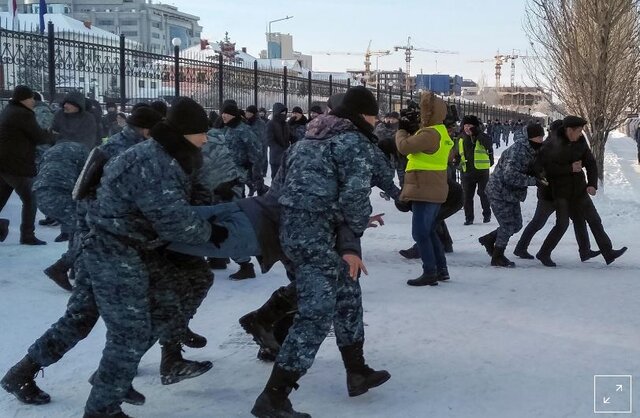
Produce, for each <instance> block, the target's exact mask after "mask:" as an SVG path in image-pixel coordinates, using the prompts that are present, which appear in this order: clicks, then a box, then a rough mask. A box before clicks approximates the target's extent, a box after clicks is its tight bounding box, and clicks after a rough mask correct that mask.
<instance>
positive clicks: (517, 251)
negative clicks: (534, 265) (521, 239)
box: [513, 246, 535, 260]
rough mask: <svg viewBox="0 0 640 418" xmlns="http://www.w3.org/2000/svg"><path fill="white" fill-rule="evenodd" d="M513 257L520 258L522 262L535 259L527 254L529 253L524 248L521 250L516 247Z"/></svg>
mask: <svg viewBox="0 0 640 418" xmlns="http://www.w3.org/2000/svg"><path fill="white" fill-rule="evenodd" d="M513 255H515V256H516V257H520V258H522V259H524V260H533V259H535V257H534V256H533V255H531V254H529V251H527V249H526V248H522V247H518V246H516V249H515V250H513Z"/></svg>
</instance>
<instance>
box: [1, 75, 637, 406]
mask: <svg viewBox="0 0 640 418" xmlns="http://www.w3.org/2000/svg"><path fill="white" fill-rule="evenodd" d="M97 109H99V105H98V104H97V103H96V104H94V103H91V102H90V101H89V100H87V99H86V98H84V97H83V96H82V95H81V94H79V93H70V94H68V95H67V96H66V97H65V98H64V100H63V102H62V103H61V108H60V109H59V110H57V111H56V112H55V113H53V112H52V111H51V109H50V108H49V107H48V105H47V104H46V103H44V102H43V100H42V96H41V95H39V94H38V93H37V92H33V91H32V90H31V89H30V88H29V87H27V86H18V87H16V89H15V91H14V93H13V97H12V99H11V101H10V102H9V104H8V105H7V106H6V108H5V109H4V110H3V111H2V113H0V208H4V206H5V204H6V202H7V200H8V199H9V197H10V195H11V193H12V192H13V191H15V192H16V193H17V194H18V195H19V197H20V199H21V200H22V205H23V206H22V224H21V227H20V243H21V244H26V245H43V244H45V243H44V242H43V241H41V240H39V239H38V238H36V236H35V225H34V223H35V217H36V210H37V209H39V210H40V211H41V212H42V213H43V214H44V215H46V216H47V217H48V218H50V219H51V220H52V221H48V222H49V223H51V222H57V223H59V224H60V228H61V235H62V236H63V237H62V238H61V239H67V240H68V248H67V250H66V251H65V253H64V254H62V255H61V257H60V259H59V260H57V261H56V262H55V263H54V264H52V265H51V266H50V267H48V268H47V269H46V270H45V274H46V275H47V276H48V277H49V278H51V279H52V280H53V281H54V282H55V283H56V284H57V285H59V286H60V287H62V288H64V289H65V290H68V291H70V292H71V295H70V298H69V301H68V304H67V310H66V312H65V313H64V314H63V316H62V317H60V318H59V319H58V321H57V322H56V323H55V324H53V325H52V326H51V327H50V328H49V329H48V330H47V331H46V332H45V333H44V334H43V335H42V336H41V337H40V338H38V339H37V340H36V341H35V342H34V343H33V344H32V345H31V346H30V347H29V348H28V350H27V354H26V355H25V356H24V358H22V359H21V360H20V361H19V362H18V363H16V364H15V365H14V366H13V367H12V368H11V369H10V370H9V371H7V372H6V374H5V375H4V377H3V378H2V380H0V385H1V386H2V387H3V388H4V389H5V390H6V391H7V392H9V393H11V394H13V395H14V396H15V397H16V398H18V399H19V400H20V401H22V402H24V403H27V404H45V403H48V402H50V396H49V395H48V394H47V393H46V392H44V391H43V390H42V389H40V388H39V387H38V385H37V384H36V382H35V376H36V375H37V373H38V371H39V370H41V369H44V368H45V367H47V366H49V365H51V364H53V363H55V362H57V361H59V360H60V359H61V358H62V357H63V356H64V355H65V353H67V352H68V351H69V350H71V349H72V348H73V347H74V346H75V345H76V344H77V343H78V342H79V341H81V340H82V339H84V338H85V337H86V336H87V335H88V334H89V332H90V331H91V330H92V329H93V327H94V326H95V324H96V322H97V320H98V318H99V317H102V319H103V321H104V323H105V325H106V327H107V336H106V343H105V348H104V351H103V353H102V359H101V361H100V363H99V365H98V367H97V370H96V371H95V372H94V373H93V374H92V375H91V376H90V377H89V381H90V383H91V385H92V389H91V393H90V395H89V398H88V400H87V403H86V405H85V410H84V417H85V418H105V417H109V418H124V417H127V416H128V415H127V414H126V413H125V412H123V411H122V409H121V405H122V403H129V404H133V405H142V404H144V402H145V398H144V395H143V394H142V393H140V392H138V391H137V390H136V389H134V387H133V385H132V382H133V379H134V377H135V375H136V372H137V368H138V364H139V362H140V359H141V358H142V356H143V355H144V354H145V353H146V352H147V350H148V349H149V348H150V347H151V346H153V345H154V344H155V343H156V342H158V343H159V344H160V346H161V353H162V357H161V363H160V376H161V382H162V384H165V385H169V384H174V383H178V382H180V381H181V380H184V379H189V378H194V377H197V376H199V375H201V374H203V373H206V372H207V371H208V370H210V369H211V367H212V363H211V362H209V361H192V360H188V359H185V358H183V355H182V350H181V348H182V346H183V345H185V346H188V347H192V348H202V347H204V346H206V344H207V340H206V338H205V337H204V336H202V335H200V334H198V333H196V332H194V331H193V330H191V328H190V327H189V323H190V320H191V318H193V316H194V315H195V314H196V312H197V310H198V307H199V306H200V304H201V303H202V301H203V300H204V299H205V298H206V296H207V293H208V291H209V290H210V288H211V286H212V284H213V278H214V275H213V272H212V270H220V269H227V267H228V264H229V263H230V260H231V259H232V260H234V261H235V262H236V263H237V264H238V265H239V270H238V271H237V272H235V273H234V274H232V275H230V278H231V279H234V280H245V279H250V278H253V277H256V272H255V268H254V265H253V263H252V261H251V260H252V257H255V258H256V260H257V261H258V263H259V266H260V269H261V271H262V272H263V273H264V272H267V271H269V270H270V269H271V268H272V266H273V265H274V264H276V263H277V262H280V263H282V265H283V266H284V268H285V271H286V274H287V278H288V279H289V281H290V283H289V284H288V285H287V286H282V287H280V288H278V289H276V290H275V291H274V292H273V294H272V295H271V296H270V297H269V299H268V300H267V301H266V302H265V303H264V305H263V306H261V307H259V308H258V309H256V310H255V311H252V312H249V313H247V314H246V315H244V316H242V317H241V318H240V319H239V322H240V325H241V326H242V328H243V329H244V330H245V331H246V332H247V333H248V334H250V335H251V336H252V337H253V339H254V340H255V342H256V343H257V345H258V348H259V350H258V358H260V359H261V360H263V361H271V362H274V366H273V370H272V373H271V376H270V377H269V379H268V381H267V383H266V385H265V388H264V390H263V392H262V393H261V394H260V395H259V396H258V398H257V399H256V401H255V404H254V406H253V409H252V410H251V412H252V413H253V415H255V416H257V417H297V418H304V417H309V416H310V415H309V414H305V413H301V412H297V411H295V410H294V409H293V407H292V405H291V402H290V401H289V394H290V392H291V390H292V389H294V388H297V387H298V381H299V379H300V378H301V377H302V376H303V375H304V374H305V373H306V372H307V371H308V370H309V368H310V367H311V365H312V363H313V360H314V358H315V356H316V353H317V351H318V349H319V347H320V344H321V343H322V341H323V340H324V339H325V338H326V336H327V335H328V333H329V330H330V328H331V326H333V329H334V332H335V335H336V342H337V345H338V348H339V350H340V353H341V355H342V360H343V363H344V366H345V370H346V375H347V392H348V394H349V396H359V395H361V394H363V393H365V392H367V391H368V390H369V389H372V388H374V387H377V386H380V385H382V384H383V383H385V382H386V381H387V380H388V379H389V378H390V374H389V372H387V371H385V370H375V369H373V368H371V367H369V366H368V365H367V364H366V362H365V357H364V341H365V340H364V325H363V307H362V292H361V289H360V283H359V280H358V279H359V277H360V274H361V273H365V274H367V270H366V267H365V265H364V263H363V261H362V246H361V239H362V237H363V235H364V232H365V230H366V229H367V228H368V227H371V226H374V225H376V224H377V223H382V222H383V219H382V216H381V215H373V214H372V207H371V202H370V194H371V189H372V188H373V187H378V188H379V189H381V191H382V193H381V196H382V197H384V198H385V199H387V200H393V201H394V203H395V205H396V207H397V208H398V210H400V211H403V212H409V211H410V212H412V215H411V216H412V238H413V240H414V242H415V244H414V245H413V246H412V247H411V248H409V249H407V250H402V251H400V254H401V255H402V256H403V257H405V258H415V259H420V261H421V263H422V272H421V274H420V276H418V277H417V278H414V279H410V280H408V282H407V283H408V285H410V286H436V285H438V282H442V281H447V280H450V279H451V276H450V274H449V269H448V266H447V257H446V254H447V253H450V252H452V251H453V243H454V240H453V239H452V237H451V235H450V234H449V231H448V228H447V225H446V223H445V219H447V218H449V217H450V216H451V215H453V214H454V213H456V212H458V211H459V210H461V209H462V208H463V207H464V216H465V221H464V224H465V225H471V224H472V223H473V222H474V202H473V199H474V195H475V194H476V191H477V194H478V196H479V197H480V201H481V205H482V220H483V222H484V223H489V222H491V218H492V215H493V216H494V217H495V219H496V220H497V222H498V227H497V228H496V229H495V230H494V231H492V232H491V233H489V234H487V235H485V236H483V237H481V238H480V239H479V241H480V244H481V245H482V246H483V247H484V248H485V249H486V251H487V253H488V254H489V256H490V257H491V261H490V264H491V265H492V266H496V267H503V268H510V267H514V266H515V263H514V262H512V261H510V260H509V259H508V258H507V257H506V255H505V252H506V249H507V246H508V243H509V240H510V238H511V237H512V236H513V235H515V234H516V233H517V232H518V231H519V230H520V229H521V228H522V223H523V222H522V214H521V209H520V203H521V202H523V201H524V200H525V199H526V196H527V189H528V187H532V186H537V188H538V205H537V208H536V213H535V215H534V218H533V219H532V220H531V222H530V224H529V225H528V226H527V227H526V228H525V231H524V233H523V234H522V236H521V238H520V241H519V242H518V244H517V245H516V248H515V251H514V254H515V255H516V256H518V257H520V258H523V259H532V258H534V256H533V255H531V254H529V252H528V247H529V245H530V242H531V239H532V237H533V235H534V234H535V233H536V232H537V231H539V230H540V229H541V228H542V227H543V226H544V224H545V223H546V222H547V220H548V218H549V217H550V216H551V214H552V213H553V212H554V211H555V212H556V224H555V226H554V228H553V229H552V230H551V232H550V233H549V236H548V237H547V238H546V239H545V241H544V243H543V245H542V247H541V248H540V250H539V251H538V253H537V254H536V256H535V258H538V260H539V261H540V262H542V264H543V265H544V266H548V267H553V266H555V263H554V262H553V260H552V259H551V253H552V251H553V249H554V248H555V247H556V245H557V244H558V242H559V241H560V239H561V238H562V236H563V235H564V233H565V231H566V229H567V228H568V225H569V220H570V219H571V220H572V221H573V224H574V228H575V231H576V240H577V241H578V247H579V255H580V258H581V260H582V261H586V260H588V259H591V258H594V257H597V256H599V255H602V256H603V257H604V260H605V261H606V263H607V264H610V263H611V262H613V261H614V260H615V259H616V258H618V257H620V256H621V255H622V254H623V253H624V252H625V251H626V247H623V248H621V249H614V248H613V245H612V243H611V240H610V239H609V237H608V236H607V234H606V232H605V231H604V228H603V226H602V222H601V220H600V217H599V216H598V213H597V210H596V208H595V206H594V204H593V202H592V200H591V196H593V195H595V194H596V192H597V167H596V165H595V161H594V159H593V155H592V154H591V151H590V149H589V146H588V143H587V141H586V139H585V137H584V135H583V131H582V130H583V127H584V126H585V125H586V121H585V120H584V119H582V118H579V117H577V116H567V117H566V118H565V119H564V120H560V121H556V122H555V123H554V124H553V125H552V126H551V127H550V131H549V132H548V135H546V139H544V138H545V130H544V128H543V127H542V126H541V125H540V124H538V123H535V122H531V123H528V124H526V125H525V124H524V123H523V122H522V121H519V122H517V123H515V124H514V127H513V143H512V145H511V146H510V147H509V148H507V150H506V151H504V152H503V153H502V155H501V157H500V159H499V160H498V162H497V163H495V161H494V156H493V149H494V147H497V146H498V145H499V144H496V141H495V138H496V132H499V134H498V139H499V140H500V135H504V134H505V132H506V131H505V130H504V129H503V128H502V127H500V128H498V126H499V125H500V123H499V122H497V121H496V123H488V124H486V125H485V124H483V123H482V122H481V121H480V120H479V118H478V117H477V116H474V115H464V117H463V118H462V120H461V121H460V120H459V119H458V115H457V109H456V108H455V107H452V106H447V104H446V103H445V102H444V101H443V100H442V99H441V98H439V97H438V96H436V95H434V94H432V93H429V92H425V93H422V94H421V97H420V102H419V103H418V104H416V105H415V106H413V108H409V109H405V110H403V111H402V112H400V113H396V112H392V113H389V114H387V115H385V116H384V117H383V118H382V119H381V120H378V117H379V108H378V104H377V102H376V100H375V97H374V95H373V94H372V93H371V92H370V91H369V90H368V89H366V88H364V87H353V88H350V89H349V90H348V91H347V92H346V93H343V94H337V95H334V96H332V97H331V98H330V99H329V101H328V102H327V103H326V104H323V105H322V106H321V105H316V106H314V107H312V108H310V109H309V115H310V117H309V119H307V117H306V116H305V114H304V111H303V110H302V109H301V108H300V107H294V108H293V109H292V110H291V112H290V113H291V115H290V117H288V116H289V111H288V109H287V107H286V106H285V105H284V104H282V103H275V104H274V105H273V108H272V112H271V117H270V118H269V117H267V111H266V110H265V109H264V108H260V109H258V108H257V106H255V105H252V106H249V107H247V108H246V109H244V110H243V109H240V108H239V106H238V104H237V103H236V102H235V101H234V100H231V99H229V100H226V101H224V103H223V105H222V106H221V108H220V109H219V114H218V113H216V112H210V113H208V114H207V112H206V111H205V110H204V109H203V108H202V106H200V105H199V104H198V103H196V102H195V101H194V100H192V99H190V98H186V97H182V98H176V99H175V100H174V101H173V102H172V103H171V105H170V106H167V104H166V103H164V102H161V101H158V102H153V103H150V104H147V103H140V104H137V105H135V106H133V108H132V109H131V112H130V114H129V115H126V114H124V113H119V112H118V110H117V106H116V105H115V103H107V104H106V109H107V113H106V115H103V114H102V111H101V110H98V111H96V110H97ZM104 138H106V139H104ZM508 140H509V136H508V135H507V138H506V139H505V145H507V142H508ZM498 142H499V141H498ZM491 167H493V170H491ZM269 169H270V175H271V181H270V184H269V185H267V184H266V183H265V177H266V176H267V174H268V171H269ZM584 169H586V173H587V175H586V177H585V173H584V171H585V170H584ZM458 171H459V172H460V182H458V176H457V172H458ZM396 177H397V179H398V184H396V183H395V178H396ZM460 183H461V184H460ZM587 225H588V227H589V228H590V229H591V231H592V233H593V235H594V237H595V240H596V244H597V246H598V251H594V250H592V249H591V245H590V242H589V235H588V230H587ZM8 233H9V222H8V220H6V219H0V241H4V240H5V238H6V237H7V234H8Z"/></svg>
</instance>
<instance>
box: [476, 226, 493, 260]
mask: <svg viewBox="0 0 640 418" xmlns="http://www.w3.org/2000/svg"><path fill="white" fill-rule="evenodd" d="M497 236H498V233H497V232H496V231H493V232H490V233H488V234H487V235H483V236H481V237H480V238H478V242H479V243H480V245H482V246H483V247H484V249H485V251H486V252H487V254H489V256H491V257H493V250H494V247H495V245H496V237H497Z"/></svg>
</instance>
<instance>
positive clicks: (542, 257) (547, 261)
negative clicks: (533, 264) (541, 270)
mask: <svg viewBox="0 0 640 418" xmlns="http://www.w3.org/2000/svg"><path fill="white" fill-rule="evenodd" d="M536 258H537V259H538V260H540V262H541V263H542V264H543V265H545V266H547V267H556V266H557V264H556V263H554V262H553V260H552V259H551V256H550V255H546V254H541V253H538V254H536Z"/></svg>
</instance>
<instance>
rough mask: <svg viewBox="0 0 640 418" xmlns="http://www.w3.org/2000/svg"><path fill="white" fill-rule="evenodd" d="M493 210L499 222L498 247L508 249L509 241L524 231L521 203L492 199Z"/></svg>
mask: <svg viewBox="0 0 640 418" xmlns="http://www.w3.org/2000/svg"><path fill="white" fill-rule="evenodd" d="M491 209H492V210H493V215H494V216H495V217H496V220H497V221H498V225H500V226H499V227H498V229H497V230H496V231H497V233H498V235H497V237H496V247H502V248H506V247H507V245H508V244H509V239H510V238H511V237H512V236H513V235H515V234H516V233H518V231H520V230H521V229H522V210H521V209H520V202H507V201H504V200H498V199H491Z"/></svg>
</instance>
